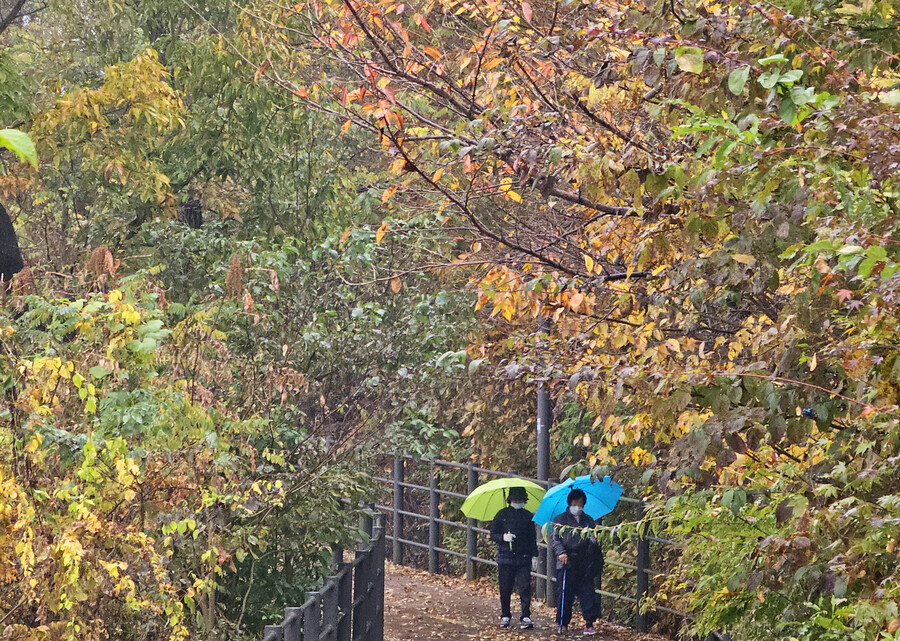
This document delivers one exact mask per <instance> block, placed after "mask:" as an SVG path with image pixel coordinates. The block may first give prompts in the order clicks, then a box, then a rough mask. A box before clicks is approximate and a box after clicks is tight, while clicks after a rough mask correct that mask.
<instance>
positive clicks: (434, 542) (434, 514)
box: [428, 463, 441, 574]
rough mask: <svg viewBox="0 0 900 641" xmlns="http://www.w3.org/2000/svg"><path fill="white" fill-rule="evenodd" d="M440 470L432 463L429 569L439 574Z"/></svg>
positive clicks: (429, 512) (429, 514) (429, 513)
mask: <svg viewBox="0 0 900 641" xmlns="http://www.w3.org/2000/svg"><path fill="white" fill-rule="evenodd" d="M440 478H441V475H440V472H438V471H437V466H435V465H434V463H432V464H431V486H430V491H429V498H430V501H429V508H430V509H429V511H428V571H429V572H431V573H432V574H437V573H438V571H439V570H440V568H439V566H438V551H437V548H439V547H440V545H441V530H440V524H439V523H438V522H437V519H438V518H439V516H438V507H439V501H438V498H439V496H438V493H437V489H438V483H439V482H440Z"/></svg>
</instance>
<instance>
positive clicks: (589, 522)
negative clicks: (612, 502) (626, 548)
mask: <svg viewBox="0 0 900 641" xmlns="http://www.w3.org/2000/svg"><path fill="white" fill-rule="evenodd" d="M586 502H587V496H586V495H585V493H584V492H583V491H582V490H579V489H574V490H572V491H571V492H569V496H568V497H567V499H566V503H567V504H568V509H567V510H566V511H565V512H563V513H562V514H560V515H559V516H557V517H555V518H554V519H553V523H552V529H551V533H550V549H552V550H553V552H554V554H556V590H557V592H558V593H559V602H558V603H557V617H556V622H557V624H558V625H559V628H558V630H557V632H558V633H559V634H565V633H566V632H568V630H569V622H570V621H571V620H572V605H573V602H574V601H575V597H578V601H579V602H580V604H581V614H582V615H583V616H584V625H585V628H584V633H585V634H596V633H597V631H596V630H595V629H594V621H596V620H597V619H598V618H599V616H600V603H599V600H598V599H597V593H596V592H594V577H595V576H596V575H597V573H598V571H599V568H600V567H602V559H603V555H602V553H601V552H600V548H599V545H598V544H597V543H595V542H594V540H593V538H592V537H591V536H586V535H585V532H584V528H593V527H595V526H596V523H595V521H594V519H592V518H591V517H590V516H588V515H587V514H585V513H584V504H585V503H586Z"/></svg>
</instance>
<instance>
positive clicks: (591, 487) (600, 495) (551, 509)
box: [531, 475, 622, 527]
mask: <svg viewBox="0 0 900 641" xmlns="http://www.w3.org/2000/svg"><path fill="white" fill-rule="evenodd" d="M576 488H578V489H580V490H582V491H584V493H585V494H586V495H587V503H586V504H585V506H584V513H585V514H587V515H588V516H590V517H591V518H592V519H594V520H595V521H596V520H597V519H599V518H600V517H601V516H605V515H607V514H609V513H610V512H612V511H613V509H614V508H615V507H616V503H618V502H619V497H620V496H622V486H621V485H619V484H618V483H613V482H612V481H611V480H610V478H609V477H608V476H604V477H603V481H599V480H595V481H594V482H593V483H592V482H591V477H590V475H585V476H576V477H575V478H574V479H568V480H567V481H566V482H565V483H561V484H559V485H556V486H554V487H552V488H550V490H549V491H548V492H547V493H546V494H545V495H544V499H543V500H542V501H541V504H540V506H539V507H538V509H537V512H535V513H534V518H532V519H531V520H532V521H534V522H535V523H537V524H538V525H540V526H542V527H543V526H544V525H545V524H546V523H549V522H550V521H552V520H553V517H555V516H557V515H559V514H562V513H563V512H565V511H566V509H567V507H568V505H567V503H566V499H567V498H568V497H569V492H571V491H572V490H574V489H576Z"/></svg>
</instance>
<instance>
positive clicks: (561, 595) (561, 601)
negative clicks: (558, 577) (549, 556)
mask: <svg viewBox="0 0 900 641" xmlns="http://www.w3.org/2000/svg"><path fill="white" fill-rule="evenodd" d="M568 571H569V564H568V563H566V564H565V565H563V580H562V592H560V593H559V626H560V627H562V626H563V625H564V624H563V611H564V610H565V608H566V574H567V573H568Z"/></svg>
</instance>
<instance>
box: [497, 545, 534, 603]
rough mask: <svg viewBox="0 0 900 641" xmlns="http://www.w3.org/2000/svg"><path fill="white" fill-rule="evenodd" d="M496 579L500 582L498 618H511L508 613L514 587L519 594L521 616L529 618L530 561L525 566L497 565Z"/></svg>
mask: <svg viewBox="0 0 900 641" xmlns="http://www.w3.org/2000/svg"><path fill="white" fill-rule="evenodd" d="M497 574H498V579H499V581H500V616H502V617H512V615H511V614H510V611H509V601H510V599H511V598H512V591H513V588H514V587H515V589H516V592H518V593H519V601H521V603H522V616H523V617H530V616H531V559H529V560H528V563H526V564H515V565H505V564H504V565H498V566H497Z"/></svg>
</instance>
